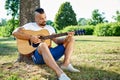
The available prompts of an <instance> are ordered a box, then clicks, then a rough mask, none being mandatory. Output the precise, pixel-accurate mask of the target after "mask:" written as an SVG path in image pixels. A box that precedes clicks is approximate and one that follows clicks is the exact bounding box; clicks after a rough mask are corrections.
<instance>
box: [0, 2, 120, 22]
mask: <svg viewBox="0 0 120 80" xmlns="http://www.w3.org/2000/svg"><path fill="white" fill-rule="evenodd" d="M64 2H70V4H71V6H72V8H73V10H74V12H75V13H76V18H77V20H78V19H79V18H91V15H92V11H93V10H95V9H99V12H100V13H102V12H104V13H105V15H104V16H105V17H106V19H107V20H109V21H113V20H112V16H113V15H116V11H117V10H119V11H120V0H40V6H41V7H42V8H44V10H45V12H46V15H47V19H48V20H52V21H53V20H54V18H55V15H56V13H57V12H58V9H59V8H60V6H61V4H62V3H64ZM4 4H5V0H0V18H7V19H9V18H11V17H10V16H7V15H6V14H7V11H6V10H5V9H4Z"/></svg>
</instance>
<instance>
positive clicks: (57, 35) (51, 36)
mask: <svg viewBox="0 0 120 80" xmlns="http://www.w3.org/2000/svg"><path fill="white" fill-rule="evenodd" d="M65 35H67V32H66V33H61V34H53V35H48V36H40V39H43V40H45V39H52V38H56V37H60V36H65Z"/></svg>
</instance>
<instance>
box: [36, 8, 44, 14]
mask: <svg viewBox="0 0 120 80" xmlns="http://www.w3.org/2000/svg"><path fill="white" fill-rule="evenodd" d="M35 12H37V13H40V14H43V13H44V9H42V8H37V9H36V10H35Z"/></svg>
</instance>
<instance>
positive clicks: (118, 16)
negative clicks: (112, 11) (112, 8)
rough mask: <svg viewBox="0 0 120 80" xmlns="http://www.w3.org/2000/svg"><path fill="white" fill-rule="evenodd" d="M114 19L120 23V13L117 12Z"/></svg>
mask: <svg viewBox="0 0 120 80" xmlns="http://www.w3.org/2000/svg"><path fill="white" fill-rule="evenodd" d="M113 19H114V20H115V21H117V22H120V11H116V16H113Z"/></svg>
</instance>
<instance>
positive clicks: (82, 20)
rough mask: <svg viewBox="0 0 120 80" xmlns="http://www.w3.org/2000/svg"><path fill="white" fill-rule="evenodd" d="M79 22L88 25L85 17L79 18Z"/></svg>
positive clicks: (81, 24)
mask: <svg viewBox="0 0 120 80" xmlns="http://www.w3.org/2000/svg"><path fill="white" fill-rule="evenodd" d="M77 23H78V25H79V26H84V25H87V20H86V19H85V18H79V20H78V22H77Z"/></svg>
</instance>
